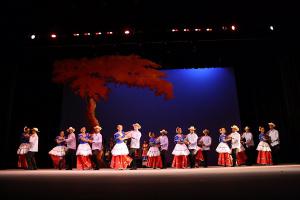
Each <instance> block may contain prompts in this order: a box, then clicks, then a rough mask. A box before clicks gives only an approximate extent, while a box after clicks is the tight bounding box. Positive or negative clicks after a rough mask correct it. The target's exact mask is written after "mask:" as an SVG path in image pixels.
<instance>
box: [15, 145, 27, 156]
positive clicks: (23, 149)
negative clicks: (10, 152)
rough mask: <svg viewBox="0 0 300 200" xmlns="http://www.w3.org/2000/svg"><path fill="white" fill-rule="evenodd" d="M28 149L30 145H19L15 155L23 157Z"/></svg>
mask: <svg viewBox="0 0 300 200" xmlns="http://www.w3.org/2000/svg"><path fill="white" fill-rule="evenodd" d="M29 148H30V144H29V143H22V144H20V146H19V148H18V150H17V154H18V155H24V154H27V153H28V151H29Z"/></svg>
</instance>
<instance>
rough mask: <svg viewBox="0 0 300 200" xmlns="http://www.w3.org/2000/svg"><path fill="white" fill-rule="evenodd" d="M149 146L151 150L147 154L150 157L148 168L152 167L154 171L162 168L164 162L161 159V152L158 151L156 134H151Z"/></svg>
mask: <svg viewBox="0 0 300 200" xmlns="http://www.w3.org/2000/svg"><path fill="white" fill-rule="evenodd" d="M149 137H150V139H149V145H150V149H149V151H148V153H147V156H148V163H147V167H152V168H153V169H156V168H162V161H161V157H160V151H159V149H158V144H159V143H158V141H157V139H156V138H155V134H154V133H151V132H149Z"/></svg>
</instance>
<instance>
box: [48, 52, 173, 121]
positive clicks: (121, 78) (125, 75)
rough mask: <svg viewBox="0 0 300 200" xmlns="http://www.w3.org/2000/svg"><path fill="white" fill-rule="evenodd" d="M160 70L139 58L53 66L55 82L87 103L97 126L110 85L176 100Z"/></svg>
mask: <svg viewBox="0 0 300 200" xmlns="http://www.w3.org/2000/svg"><path fill="white" fill-rule="evenodd" d="M158 68H160V66H159V65H158V64H156V63H154V62H152V61H150V60H147V59H143V58H141V57H139V56H137V55H130V56H102V57H97V58H91V59H87V58H82V59H66V60H61V61H56V62H55V63H54V72H53V80H54V82H56V83H61V84H67V85H69V86H70V88H71V89H72V91H74V92H75V93H76V94H78V95H79V96H80V97H82V98H84V99H87V100H88V101H87V102H88V106H87V117H88V120H89V122H90V123H91V125H92V126H95V125H99V121H98V120H97V118H96V116H95V109H96V102H97V101H99V100H100V99H103V100H106V99H107V98H108V94H109V91H110V90H109V88H108V87H107V84H108V83H116V84H125V85H128V86H129V87H141V88H149V89H150V90H152V91H153V92H154V93H155V95H156V96H160V95H163V96H164V97H165V99H171V98H173V85H172V83H170V82H168V81H166V80H164V79H163V78H164V77H165V75H166V74H165V73H164V72H162V71H159V70H158Z"/></svg>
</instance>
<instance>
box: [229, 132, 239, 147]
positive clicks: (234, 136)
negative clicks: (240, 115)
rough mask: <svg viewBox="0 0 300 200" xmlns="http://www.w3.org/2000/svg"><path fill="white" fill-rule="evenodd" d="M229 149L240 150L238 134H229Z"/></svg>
mask: <svg viewBox="0 0 300 200" xmlns="http://www.w3.org/2000/svg"><path fill="white" fill-rule="evenodd" d="M229 137H231V149H240V148H241V136H240V134H239V133H238V132H234V133H231V134H230V135H229Z"/></svg>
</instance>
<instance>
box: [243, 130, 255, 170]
mask: <svg viewBox="0 0 300 200" xmlns="http://www.w3.org/2000/svg"><path fill="white" fill-rule="evenodd" d="M241 143H242V146H244V147H245V153H246V155H247V161H246V165H252V164H253V162H254V140H253V135H252V133H251V132H250V128H249V127H248V126H246V127H245V132H244V133H243V134H242V136H241Z"/></svg>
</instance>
